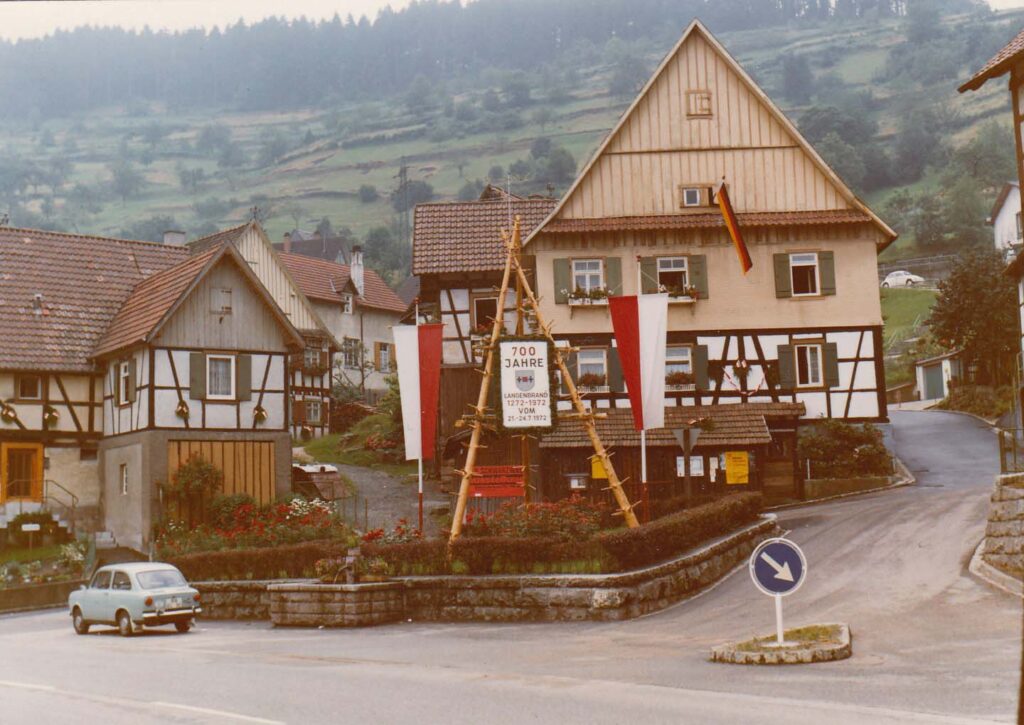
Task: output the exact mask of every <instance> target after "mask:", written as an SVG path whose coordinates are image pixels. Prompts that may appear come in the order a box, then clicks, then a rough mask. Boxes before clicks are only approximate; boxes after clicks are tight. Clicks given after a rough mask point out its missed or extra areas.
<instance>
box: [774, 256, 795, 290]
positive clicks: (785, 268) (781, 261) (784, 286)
mask: <svg viewBox="0 0 1024 725" xmlns="http://www.w3.org/2000/svg"><path fill="white" fill-rule="evenodd" d="M772 258H773V260H774V262H775V296H776V297H792V296H793V285H792V282H791V281H790V277H789V255H788V254H773V255H772Z"/></svg>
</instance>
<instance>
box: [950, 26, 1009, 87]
mask: <svg viewBox="0 0 1024 725" xmlns="http://www.w3.org/2000/svg"><path fill="white" fill-rule="evenodd" d="M1022 53H1024V30H1022V31H1020V32H1019V33H1017V35H1016V36H1015V37H1014V38H1013V40H1011V41H1010V42H1009V43H1007V44H1006V45H1004V46H1003V47H1002V49H1000V51H999V52H998V53H996V54H995V55H994V56H992V57H991V58H989V60H988V62H987V63H986V64H985V65H983V66H982V67H981V70H979V71H978V72H977V73H975V74H974V75H973V76H971V79H970V80H969V81H967V82H966V83H964V84H963V85H962V86H960V87H959V88H958V89H957V90H958V91H959V92H960V93H963V92H964V91H976V90H978V89H979V88H981V87H982V86H983V85H985V82H986V81H988V80H990V79H992V78H998V77H999V76H1001V75H1005V74H1006V73H1009V72H1010V70H1011V69H1012V68H1013V66H1014V64H1015V63H1016V62H1017V60H1019V58H1020V55H1021V54H1022Z"/></svg>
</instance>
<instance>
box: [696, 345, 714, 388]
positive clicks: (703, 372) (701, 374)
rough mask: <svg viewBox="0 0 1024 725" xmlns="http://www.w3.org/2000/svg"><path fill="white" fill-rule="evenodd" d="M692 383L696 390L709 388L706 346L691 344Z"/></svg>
mask: <svg viewBox="0 0 1024 725" xmlns="http://www.w3.org/2000/svg"><path fill="white" fill-rule="evenodd" d="M693 383H694V387H696V388H697V390H710V389H711V385H710V383H709V381H708V346H707V345H694V346H693Z"/></svg>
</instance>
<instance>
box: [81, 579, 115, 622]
mask: <svg viewBox="0 0 1024 725" xmlns="http://www.w3.org/2000/svg"><path fill="white" fill-rule="evenodd" d="M110 578H111V573H110V570H109V569H101V570H100V571H98V572H96V573H95V574H94V575H93V577H92V581H91V582H89V588H88V589H86V590H85V591H84V592H83V595H84V596H83V597H82V616H83V617H85V619H87V620H88V621H90V622H109V621H113V618H112V615H108V614H106V611H107V608H108V607H109V603H110Z"/></svg>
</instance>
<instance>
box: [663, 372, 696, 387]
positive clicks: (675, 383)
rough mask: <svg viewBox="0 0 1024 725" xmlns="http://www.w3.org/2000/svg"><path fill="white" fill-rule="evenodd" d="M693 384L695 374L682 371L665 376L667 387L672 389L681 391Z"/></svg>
mask: <svg viewBox="0 0 1024 725" xmlns="http://www.w3.org/2000/svg"><path fill="white" fill-rule="evenodd" d="M692 384H693V374H692V373H687V372H683V371H681V370H679V371H676V372H673V373H668V374H667V375H665V385H667V386H669V387H670V388H676V389H681V388H682V387H683V386H686V385H692Z"/></svg>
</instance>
